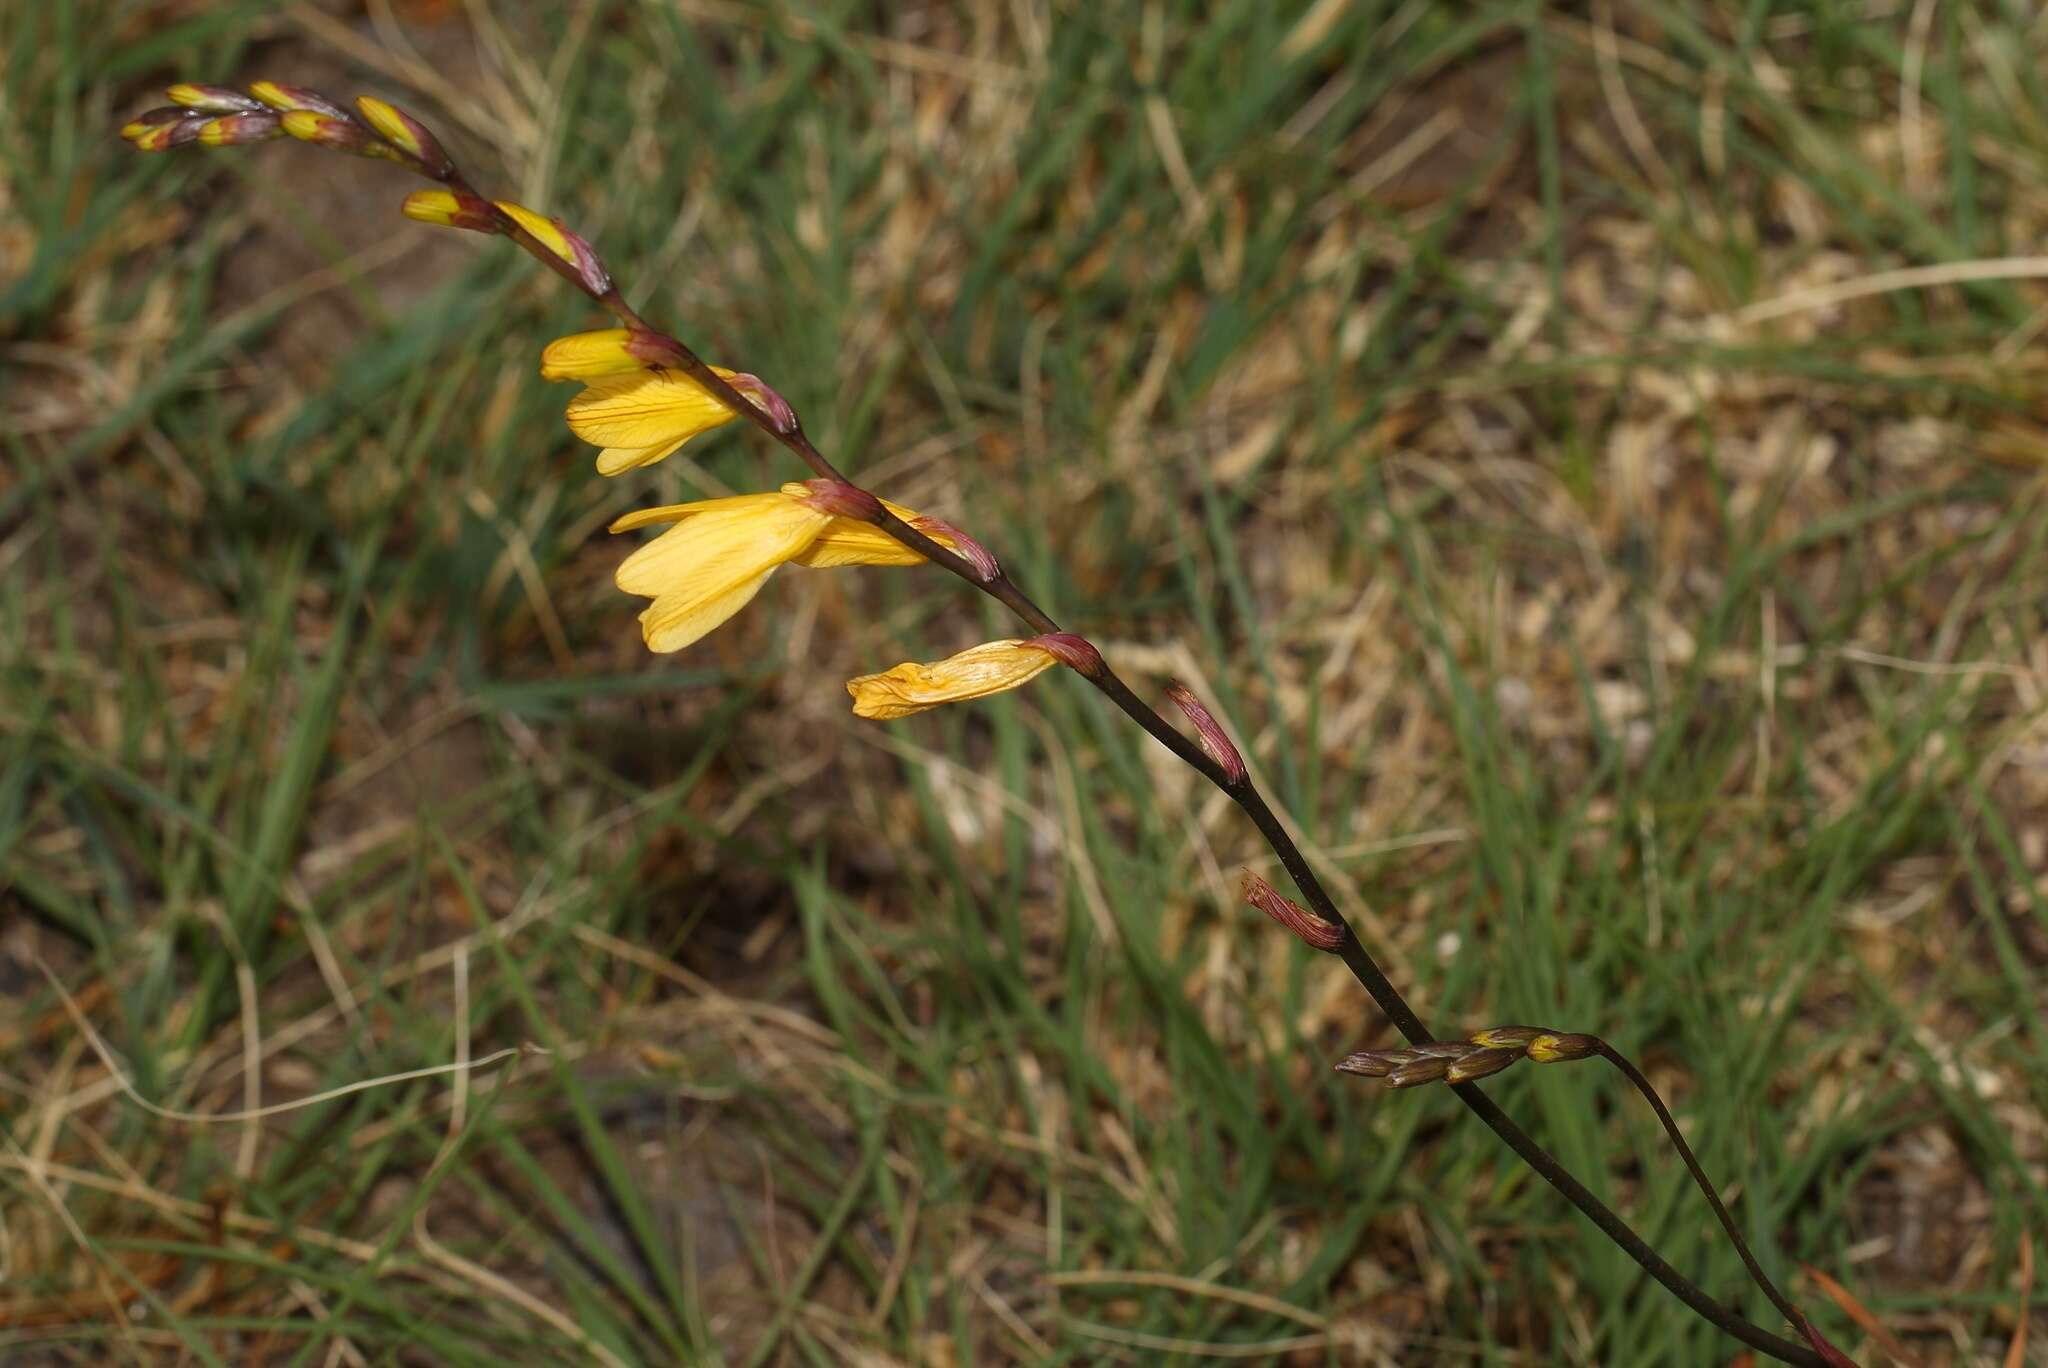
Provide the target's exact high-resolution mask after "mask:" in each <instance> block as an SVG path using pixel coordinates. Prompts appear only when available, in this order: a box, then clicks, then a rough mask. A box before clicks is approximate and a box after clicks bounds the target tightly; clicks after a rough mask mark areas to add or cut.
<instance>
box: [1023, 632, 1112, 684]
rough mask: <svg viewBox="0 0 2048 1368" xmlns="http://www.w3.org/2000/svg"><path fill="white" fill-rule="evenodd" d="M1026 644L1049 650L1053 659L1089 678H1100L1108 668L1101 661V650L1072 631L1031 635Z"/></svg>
mask: <svg viewBox="0 0 2048 1368" xmlns="http://www.w3.org/2000/svg"><path fill="white" fill-rule="evenodd" d="M1027 644H1028V645H1032V646H1036V647H1038V648H1039V649H1040V650H1042V651H1048V652H1050V653H1051V654H1052V658H1053V659H1054V660H1057V661H1059V663H1060V664H1062V665H1064V666H1066V667H1067V668H1068V669H1070V670H1075V671H1078V672H1079V673H1081V674H1083V675H1086V676H1087V677H1088V678H1090V679H1096V678H1100V677H1101V675H1102V674H1103V672H1104V671H1105V670H1106V669H1107V668H1108V667H1107V666H1105V665H1104V664H1103V663H1102V652H1100V651H1098V650H1096V649H1095V645H1094V643H1093V642H1091V641H1089V640H1088V639H1087V638H1086V637H1080V636H1075V635H1074V634H1073V633H1072V632H1047V633H1045V634H1044V635H1043V636H1035V637H1032V638H1031V639H1030V640H1029V642H1028V643H1027Z"/></svg>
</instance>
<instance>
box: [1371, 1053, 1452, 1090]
mask: <svg viewBox="0 0 2048 1368" xmlns="http://www.w3.org/2000/svg"><path fill="white" fill-rule="evenodd" d="M1453 1062H1454V1061H1453V1060H1450V1059H1447V1058H1445V1057H1444V1056H1442V1055H1417V1056H1416V1057H1415V1058H1412V1059H1410V1060H1409V1061H1408V1062H1407V1063H1405V1064H1401V1065H1398V1066H1396V1067H1395V1068H1393V1069H1392V1070H1390V1071H1389V1072H1388V1074H1387V1086H1388V1087H1390V1088H1415V1087H1420V1086H1421V1085H1422V1084H1424V1083H1437V1082H1441V1081H1442V1080H1443V1078H1444V1076H1445V1075H1446V1074H1448V1073H1450V1071H1451V1065H1452V1063H1453Z"/></svg>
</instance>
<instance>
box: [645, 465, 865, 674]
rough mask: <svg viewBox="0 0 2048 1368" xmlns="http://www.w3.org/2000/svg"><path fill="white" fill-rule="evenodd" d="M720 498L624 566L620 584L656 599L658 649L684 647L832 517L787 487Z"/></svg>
mask: <svg viewBox="0 0 2048 1368" xmlns="http://www.w3.org/2000/svg"><path fill="white" fill-rule="evenodd" d="M718 502H719V503H721V504H723V505H725V506H724V507H722V508H720V509H719V510H717V511H715V512H710V513H703V514H700V515H696V516H692V517H688V518H685V519H684V520H683V521H681V522H678V523H677V524H676V525H675V526H674V527H671V528H670V529H669V530H668V531H666V532H664V533H662V534H661V535H660V536H658V537H656V538H655V539H654V540H653V541H651V542H649V543H647V545H645V546H643V547H641V548H640V549H639V550H637V551H635V552H634V553H633V554H632V555H630V556H628V557H626V559H625V561H624V563H622V564H621V565H620V566H619V569H618V574H617V576H616V580H617V583H618V586H619V588H621V589H623V590H625V591H626V592H627V593H629V594H644V595H646V596H648V597H650V598H652V599H653V600H654V602H653V603H651V604H649V605H648V606H647V609H646V611H645V612H643V613H642V614H641V615H640V622H641V628H642V632H643V634H644V635H645V636H646V638H647V645H648V647H649V648H650V649H652V650H656V651H675V650H680V649H682V648H683V647H685V646H688V645H689V644H690V643H691V642H694V641H696V640H697V639H698V638H700V637H702V636H703V635H704V634H705V633H706V632H709V631H710V630H711V629H712V628H714V627H717V626H718V625H719V624H720V623H722V622H724V621H725V620H726V619H727V618H729V617H731V616H732V615H733V614H734V613H736V612H738V611H739V610H740V609H741V608H743V607H744V606H746V603H747V601H748V600H749V599H751V598H753V596H754V595H755V594H756V593H758V592H759V591H760V588H761V584H762V582H763V581H765V580H766V579H767V578H768V575H769V574H770V573H771V572H772V571H773V570H774V569H775V567H776V566H778V565H781V564H782V563H783V562H784V561H786V560H788V559H789V558H790V557H791V556H794V555H795V554H797V553H798V552H799V551H802V550H803V549H804V547H806V546H808V545H810V543H811V541H812V539H813V538H815V537H816V536H817V535H818V533H819V531H820V530H821V529H823V527H824V526H825V524H826V522H827V521H829V519H828V518H827V517H826V515H825V514H823V513H820V512H818V511H817V510H816V509H814V508H811V507H810V506H808V505H807V504H803V503H800V502H798V501H797V500H794V499H791V498H788V497H786V496H785V495H782V494H751V495H743V496H741V497H740V498H737V499H731V500H719V501H718Z"/></svg>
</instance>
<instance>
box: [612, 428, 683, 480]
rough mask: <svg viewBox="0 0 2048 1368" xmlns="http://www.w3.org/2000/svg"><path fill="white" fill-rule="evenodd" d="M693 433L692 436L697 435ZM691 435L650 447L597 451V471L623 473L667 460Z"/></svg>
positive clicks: (613, 473) (614, 473) (613, 448)
mask: <svg viewBox="0 0 2048 1368" xmlns="http://www.w3.org/2000/svg"><path fill="white" fill-rule="evenodd" d="M695 435H696V434H695V433H692V434H691V436H695ZM689 440H690V438H689V437H678V438H676V439H675V440H674V441H673V442H663V443H661V444H659V445H657V446H649V447H606V448H605V449H604V450H603V451H600V452H598V453H597V473H598V474H600V475H623V474H625V473H626V472H627V471H629V470H638V469H639V468H640V467H641V466H651V465H653V464H654V463H655V462H656V461H660V460H665V459H667V458H668V457H670V456H673V455H675V454H676V452H678V451H680V450H681V449H682V446H683V443H685V442H687V441H689Z"/></svg>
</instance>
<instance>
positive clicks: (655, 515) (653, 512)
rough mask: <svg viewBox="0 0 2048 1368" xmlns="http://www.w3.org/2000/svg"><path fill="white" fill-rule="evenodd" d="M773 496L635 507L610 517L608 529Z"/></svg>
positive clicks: (749, 505)
mask: <svg viewBox="0 0 2048 1368" xmlns="http://www.w3.org/2000/svg"><path fill="white" fill-rule="evenodd" d="M799 488H801V486H799ZM775 497H777V496H775V495H772V494H734V495H731V496H730V497H728V498H723V499H699V500H697V502H695V503H679V504H662V505H660V506H658V507H655V508H636V509H634V510H633V511H632V512H631V513H623V514H621V515H619V516H618V517H616V518H614V519H612V525H611V528H610V530H611V531H613V532H631V531H633V530H634V529H636V528H641V527H652V526H653V525H654V524H655V523H678V522H681V521H682V520H683V519H685V518H694V517H696V516H697V515H698V514H700V513H729V512H731V511H732V510H733V509H736V508H752V507H754V506H755V505H757V504H760V503H761V501H762V500H764V499H770V498H775Z"/></svg>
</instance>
